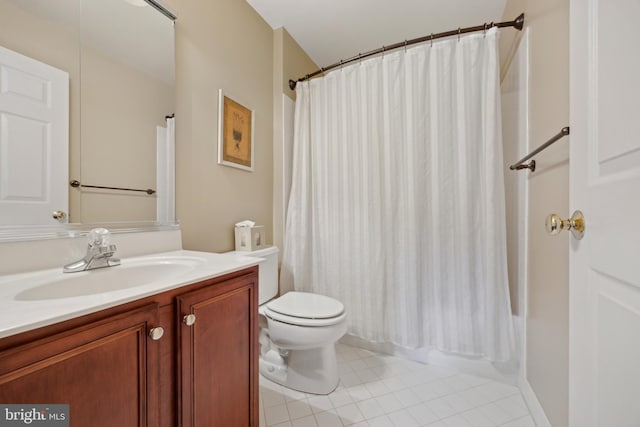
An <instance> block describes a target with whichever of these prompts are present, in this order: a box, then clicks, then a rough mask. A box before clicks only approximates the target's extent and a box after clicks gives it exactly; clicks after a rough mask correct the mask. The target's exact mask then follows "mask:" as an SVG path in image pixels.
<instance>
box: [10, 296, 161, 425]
mask: <svg viewBox="0 0 640 427" xmlns="http://www.w3.org/2000/svg"><path fill="white" fill-rule="evenodd" d="M157 321H158V305H157V304H148V305H145V306H143V307H141V308H138V309H135V310H132V311H131V312H128V313H122V314H119V315H114V316H109V317H107V318H104V319H102V320H99V321H95V322H89V323H87V324H85V325H82V326H78V327H75V328H72V329H69V330H67V331H63V332H59V333H56V334H53V335H51V336H48V337H44V338H40V339H36V340H35V341H32V342H28V343H25V344H23V345H19V346H16V347H12V348H9V349H6V350H4V351H2V352H0V402H2V403H33V404H43V403H50V404H57V403H59V404H69V411H70V419H71V420H72V421H71V425H75V426H86V425H92V426H146V425H149V426H151V425H157V422H158V420H157V417H156V416H155V415H156V412H155V408H157V407H158V395H157V393H156V390H157V378H158V372H159V370H158V369H159V364H158V354H159V353H158V345H157V343H156V342H154V341H153V340H150V339H148V338H147V333H148V331H149V330H150V329H151V328H153V325H157Z"/></svg>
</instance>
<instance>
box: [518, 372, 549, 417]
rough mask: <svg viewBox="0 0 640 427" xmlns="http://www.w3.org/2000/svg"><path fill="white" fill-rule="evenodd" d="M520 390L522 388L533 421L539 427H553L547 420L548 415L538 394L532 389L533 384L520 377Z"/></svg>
mask: <svg viewBox="0 0 640 427" xmlns="http://www.w3.org/2000/svg"><path fill="white" fill-rule="evenodd" d="M518 388H520V392H521V393H522V397H523V398H524V401H525V403H526V404H527V406H528V407H529V412H530V413H531V417H532V418H533V421H534V422H535V423H536V426H538V427H551V423H550V422H549V419H548V418H547V414H545V413H544V409H542V405H540V402H539V401H538V397H537V396H536V393H535V392H534V391H533V389H532V388H531V384H529V381H527V380H526V379H525V378H522V377H520V378H519V379H518Z"/></svg>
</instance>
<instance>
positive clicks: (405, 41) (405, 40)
mask: <svg viewBox="0 0 640 427" xmlns="http://www.w3.org/2000/svg"><path fill="white" fill-rule="evenodd" d="M404 53H407V39H404Z"/></svg>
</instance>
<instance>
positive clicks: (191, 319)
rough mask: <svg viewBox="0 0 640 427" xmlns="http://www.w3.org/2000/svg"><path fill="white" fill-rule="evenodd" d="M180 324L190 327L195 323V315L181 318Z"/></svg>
mask: <svg viewBox="0 0 640 427" xmlns="http://www.w3.org/2000/svg"><path fill="white" fill-rule="evenodd" d="M182 323H184V324H185V325H187V326H191V325H193V324H194V323H196V315H195V314H187V315H186V316H184V317H183V318H182Z"/></svg>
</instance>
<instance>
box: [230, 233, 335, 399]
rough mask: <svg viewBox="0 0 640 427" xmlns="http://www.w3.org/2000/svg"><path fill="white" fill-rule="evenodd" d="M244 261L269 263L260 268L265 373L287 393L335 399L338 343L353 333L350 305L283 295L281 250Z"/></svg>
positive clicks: (261, 252) (298, 294)
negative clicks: (280, 292)
mask: <svg viewBox="0 0 640 427" xmlns="http://www.w3.org/2000/svg"><path fill="white" fill-rule="evenodd" d="M241 254H242V255H246V256H255V257H260V258H264V259H265V261H263V262H262V263H261V264H260V266H259V273H258V274H259V278H258V299H259V306H260V308H259V319H260V359H259V366H260V373H261V374H262V375H263V376H265V377H266V378H268V379H270V380H272V381H274V382H276V383H278V384H281V385H283V386H285V387H288V388H291V389H294V390H298V391H302V392H305V393H313V394H329V393H331V392H332V391H333V390H334V389H335V388H336V387H337V386H338V383H339V381H340V378H339V376H338V365H337V361H336V351H335V343H336V341H338V340H339V339H340V338H341V337H342V336H343V335H344V334H345V333H346V331H347V313H346V311H345V309H344V305H343V304H342V303H341V302H340V301H337V300H335V299H333V298H330V297H327V296H324V295H319V294H314V293H310V292H288V293H286V294H284V295H282V296H280V297H279V298H274V297H275V296H276V295H277V292H278V270H277V268H278V248H277V247H274V246H272V247H269V248H266V249H261V250H258V251H254V252H241Z"/></svg>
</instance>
